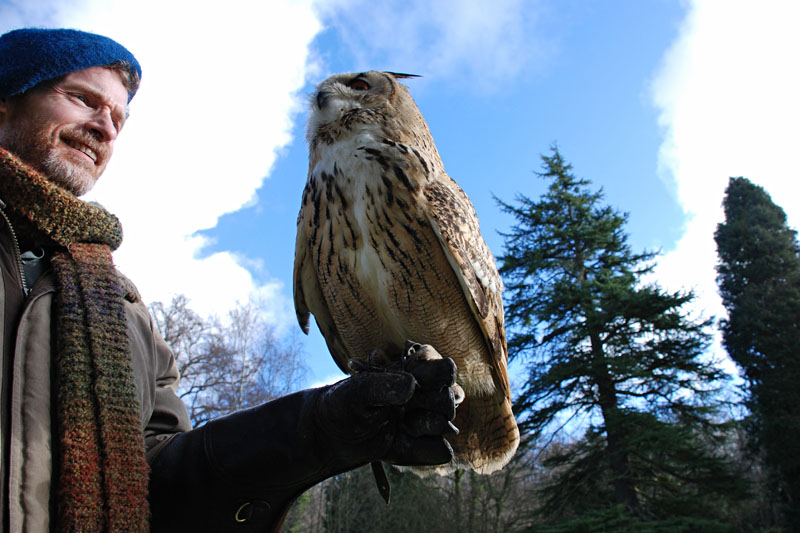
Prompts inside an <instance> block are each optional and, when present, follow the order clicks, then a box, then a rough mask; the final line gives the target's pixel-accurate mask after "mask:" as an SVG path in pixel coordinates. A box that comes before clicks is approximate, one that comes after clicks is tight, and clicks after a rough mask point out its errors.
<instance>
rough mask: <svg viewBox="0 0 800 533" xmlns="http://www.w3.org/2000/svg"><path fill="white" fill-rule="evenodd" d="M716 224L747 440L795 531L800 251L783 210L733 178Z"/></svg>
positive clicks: (727, 338) (799, 462) (799, 464)
mask: <svg viewBox="0 0 800 533" xmlns="http://www.w3.org/2000/svg"><path fill="white" fill-rule="evenodd" d="M723 207H724V209H725V222H724V223H721V224H719V225H718V226H717V231H716V233H715V234H714V238H715V240H716V242H717V252H718V254H719V264H718V265H717V273H718V276H717V282H718V284H719V290H720V294H721V296H722V301H723V304H724V305H725V308H726V309H727V311H728V318H727V320H724V321H722V332H723V342H724V344H725V348H726V349H727V351H728V354H729V355H730V356H731V358H732V359H733V360H734V361H735V362H736V363H737V364H738V365H739V367H740V368H741V369H742V371H743V374H744V377H745V379H746V381H747V385H748V388H747V398H748V406H749V407H750V410H751V413H752V416H751V421H752V424H751V426H750V428H751V435H752V437H753V441H754V443H756V444H757V445H758V446H759V447H760V448H761V449H762V450H763V451H764V456H765V460H766V463H767V466H768V467H769V469H770V470H771V472H772V474H773V479H774V491H775V492H774V499H775V500H776V501H779V502H780V503H781V504H782V506H783V508H784V512H785V514H786V516H787V517H788V520H789V523H790V524H791V526H790V527H792V528H793V530H794V531H800V258H798V252H799V251H800V248H799V247H798V243H797V233H796V232H795V231H794V230H792V229H790V228H789V227H788V226H787V225H786V214H785V213H784V211H783V209H781V208H780V207H778V206H777V205H775V204H774V203H773V202H772V199H771V198H770V196H769V194H767V193H766V191H764V189H763V188H761V187H759V186H758V185H754V184H753V183H751V182H750V181H749V180H747V179H746V178H741V177H740V178H731V179H730V181H729V183H728V188H727V190H726V193H725V199H724V202H723Z"/></svg>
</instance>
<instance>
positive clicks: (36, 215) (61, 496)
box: [0, 148, 149, 532]
mask: <svg viewBox="0 0 800 533" xmlns="http://www.w3.org/2000/svg"><path fill="white" fill-rule="evenodd" d="M0 184H1V185H0V198H2V200H3V201H4V202H5V203H6V204H7V211H8V212H9V214H11V215H13V216H14V217H15V218H20V219H23V220H27V221H29V222H30V223H31V224H32V225H33V226H34V227H35V228H36V229H38V231H40V232H41V233H42V234H44V235H46V236H47V237H49V238H50V239H51V240H52V241H54V242H55V243H56V244H57V245H59V248H58V250H57V251H56V252H55V253H54V254H53V257H52V266H53V269H54V270H55V273H56V277H57V279H58V292H57V295H56V299H55V303H54V308H53V319H54V324H55V331H56V334H55V335H54V337H55V341H54V342H55V345H54V351H53V366H54V369H55V373H54V375H55V379H54V387H53V395H54V405H55V427H56V432H57V435H55V436H54V440H53V444H54V448H55V450H56V451H55V452H54V454H55V456H54V473H55V480H54V484H55V490H56V492H55V494H56V499H57V503H56V505H57V516H56V517H51V518H53V519H54V521H55V523H56V528H57V530H58V531H92V532H95V531H97V532H100V531H145V530H147V528H148V521H149V510H148V503H147V483H148V467H147V463H146V462H145V459H144V442H143V438H142V430H141V420H140V411H139V404H138V400H137V397H136V388H135V387H136V385H135V381H134V377H133V368H132V363H131V357H130V353H129V348H128V346H129V345H128V336H127V325H126V320H125V310H124V307H123V298H124V297H125V294H126V293H125V290H124V288H123V285H122V283H121V281H120V278H119V277H118V275H117V273H116V270H115V268H114V265H113V263H112V261H111V250H114V249H116V248H117V247H118V246H119V244H120V242H121V241H122V227H121V226H120V223H119V220H117V218H116V217H115V216H114V215H112V214H110V213H108V212H107V211H105V210H104V209H102V208H101V207H99V206H96V205H92V204H87V203H85V202H83V201H81V200H79V199H77V198H76V197H75V196H73V195H71V194H69V193H67V192H66V191H64V190H63V189H61V188H59V187H57V186H55V185H53V184H51V183H50V182H49V181H47V180H46V179H45V178H44V177H43V176H42V175H41V174H39V173H38V172H36V171H34V170H33V169H31V168H30V167H29V166H27V165H26V164H24V163H22V162H21V161H20V160H19V159H18V158H16V157H15V156H13V155H11V154H10V153H9V152H7V151H6V150H3V149H2V148H0Z"/></svg>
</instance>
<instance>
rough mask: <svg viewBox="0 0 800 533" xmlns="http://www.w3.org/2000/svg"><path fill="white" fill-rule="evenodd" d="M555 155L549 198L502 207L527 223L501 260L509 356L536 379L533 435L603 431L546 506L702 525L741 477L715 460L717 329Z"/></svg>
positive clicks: (566, 468) (574, 452)
mask: <svg viewBox="0 0 800 533" xmlns="http://www.w3.org/2000/svg"><path fill="white" fill-rule="evenodd" d="M542 160H543V163H544V164H543V172H541V173H539V176H540V177H541V178H544V179H545V180H548V181H549V188H548V190H547V192H546V193H544V194H543V195H542V197H541V198H540V199H539V200H538V201H533V200H531V199H529V198H527V197H525V196H523V195H518V196H517V198H516V200H517V202H516V205H511V204H507V203H504V202H500V204H501V206H502V209H503V210H504V211H506V212H508V213H510V214H512V215H513V216H514V218H515V220H516V224H515V225H514V226H513V227H512V229H511V231H510V232H509V233H507V234H504V237H505V250H504V255H503V256H502V257H501V258H500V260H501V264H502V266H501V268H500V272H501V274H502V275H503V279H504V283H505V285H506V298H507V299H506V319H507V324H508V328H509V347H510V352H511V354H512V357H514V358H519V359H522V360H523V361H524V364H525V366H526V368H527V370H528V372H529V376H528V380H527V383H526V384H525V385H524V386H523V388H522V392H521V394H520V396H519V397H518V399H517V400H516V410H517V413H518V416H519V420H520V428H521V429H522V431H523V432H524V433H526V434H528V435H530V436H532V437H541V436H544V435H553V434H554V433H557V432H558V430H559V429H561V428H563V427H565V426H567V427H574V425H575V424H576V423H578V421H580V420H582V421H584V422H586V423H587V424H588V426H589V429H588V431H587V433H586V437H585V438H584V439H583V440H582V441H581V442H580V443H577V444H575V445H574V446H570V447H568V448H567V453H563V454H559V455H557V456H555V457H551V459H550V463H551V464H553V466H556V467H557V468H556V469H555V470H554V472H556V481H555V483H554V484H553V486H552V487H551V488H550V490H549V491H548V493H547V495H546V499H545V501H546V505H545V507H546V511H547V512H549V513H550V514H551V515H553V516H555V515H556V514H558V511H559V509H561V510H562V511H564V510H565V509H572V510H573V511H575V510H577V511H582V510H583V511H585V510H587V509H591V508H595V509H597V508H603V507H605V508H606V509H614V508H615V506H617V507H616V508H622V509H623V510H624V512H625V513H627V514H628V515H629V516H633V517H636V518H639V519H642V520H656V519H659V517H661V518H665V519H666V518H667V517H670V516H673V517H674V516H681V515H694V516H702V515H704V514H706V511H707V509H708V507H709V505H707V504H711V505H713V504H712V503H711V502H713V501H716V500H715V498H714V494H720V493H722V492H725V491H726V490H727V488H726V486H727V485H728V484H729V483H731V481H732V478H731V476H729V475H728V474H727V472H726V469H725V466H724V464H723V463H722V462H721V461H719V460H718V459H717V458H716V457H715V455H714V453H713V452H712V447H713V446H712V444H713V442H712V441H713V439H714V438H715V437H714V432H713V431H711V429H712V428H713V424H711V422H710V421H709V414H710V412H711V411H713V408H714V402H713V399H712V397H713V395H714V392H715V390H716V388H717V387H718V386H719V384H720V381H721V380H722V379H724V374H723V372H722V371H721V370H720V369H719V368H717V367H716V366H715V365H714V364H712V363H711V362H710V361H709V359H708V357H706V356H704V351H705V349H706V347H707V345H708V341H709V334H708V331H707V330H708V327H709V325H710V322H709V321H707V320H693V319H690V318H688V317H687V313H686V310H685V306H686V304H688V303H689V302H690V301H691V300H692V298H693V296H692V294H691V293H684V292H674V293H672V292H667V291H665V290H663V289H661V288H659V287H658V286H657V285H656V284H653V283H647V282H646V281H645V276H646V275H647V274H649V273H651V271H652V269H653V259H654V257H655V254H653V253H650V252H642V253H635V252H633V251H631V248H630V246H629V245H628V242H627V235H626V233H625V232H624V229H623V226H624V225H625V223H626V221H627V217H626V215H624V214H621V213H620V212H618V211H617V210H615V209H614V208H612V207H610V206H607V205H604V204H603V194H602V191H597V192H593V191H591V190H590V189H589V185H590V182H589V181H587V180H584V179H578V178H576V177H575V176H573V174H572V173H571V166H570V165H569V164H568V163H566V162H565V161H564V159H563V158H562V157H561V154H560V153H559V152H558V150H557V149H555V148H554V149H553V151H552V154H551V155H550V156H543V157H542ZM565 514H566V515H568V514H569V513H565Z"/></svg>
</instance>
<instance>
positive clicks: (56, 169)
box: [4, 128, 108, 196]
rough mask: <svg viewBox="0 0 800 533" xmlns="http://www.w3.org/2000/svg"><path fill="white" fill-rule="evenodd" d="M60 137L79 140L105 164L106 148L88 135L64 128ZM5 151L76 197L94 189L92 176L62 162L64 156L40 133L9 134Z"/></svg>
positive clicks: (85, 170)
mask: <svg viewBox="0 0 800 533" xmlns="http://www.w3.org/2000/svg"><path fill="white" fill-rule="evenodd" d="M62 134H67V138H69V139H72V140H79V141H80V142H81V143H82V144H85V145H87V146H89V147H91V148H92V150H94V152H95V153H96V154H97V157H98V158H100V157H102V158H103V159H102V160H104V161H107V160H108V159H107V157H106V155H105V154H106V153H107V148H106V147H104V146H100V143H98V142H97V140H96V139H94V137H92V136H91V134H90V133H88V132H86V131H84V130H81V129H78V128H67V129H65V130H63V131H62ZM60 142H63V140H61V141H60ZM4 148H6V149H7V150H9V151H10V152H12V153H14V154H15V155H16V156H17V157H19V158H20V159H22V160H23V161H25V162H26V163H28V164H29V165H31V166H32V167H33V168H34V169H36V170H38V171H39V172H41V173H42V174H44V176H45V177H46V178H47V179H48V180H49V181H51V182H52V183H55V184H56V185H58V186H60V187H63V188H64V189H66V190H67V191H69V192H71V193H72V194H74V195H75V196H82V195H84V194H86V193H87V192H89V190H91V188H92V187H94V184H95V181H96V179H95V177H94V175H93V174H92V173H91V172H90V171H89V170H88V169H87V168H86V167H84V166H83V165H80V164H77V163H72V162H70V161H68V160H65V159H64V158H63V154H61V156H60V155H59V149H57V148H56V146H54V141H53V140H52V139H50V138H49V137H48V136H47V134H46V133H44V132H42V131H41V130H37V131H30V129H26V130H25V131H17V132H13V130H12V133H11V134H10V135H7V136H6V138H5V142H4ZM62 150H63V148H62Z"/></svg>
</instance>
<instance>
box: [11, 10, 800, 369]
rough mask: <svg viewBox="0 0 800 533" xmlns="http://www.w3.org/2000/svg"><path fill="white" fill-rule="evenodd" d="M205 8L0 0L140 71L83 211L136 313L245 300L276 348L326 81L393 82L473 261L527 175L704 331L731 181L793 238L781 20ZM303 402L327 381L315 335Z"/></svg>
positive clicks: (791, 102)
mask: <svg viewBox="0 0 800 533" xmlns="http://www.w3.org/2000/svg"><path fill="white" fill-rule="evenodd" d="M257 4H261V3H260V2H237V1H231V2H226V3H225V10H224V11H223V10H221V9H219V7H218V6H219V3H211V2H170V3H164V2H160V3H155V2H151V1H149V0H144V1H139V2H129V1H123V0H119V1H116V2H100V1H99V0H98V1H83V2H81V1H76V2H69V3H67V2H58V1H51V0H40V1H39V2H37V1H35V0H34V1H30V0H28V1H25V2H23V1H18V0H14V1H10V2H9V1H8V0H0V31H6V30H8V29H12V28H14V27H19V26H22V25H43V26H67V27H78V28H81V29H85V30H89V31H95V32H98V33H104V34H106V35H109V36H111V37H114V38H116V39H117V40H119V41H120V42H122V43H123V44H125V45H126V46H127V47H128V48H130V49H131V51H133V53H134V54H135V55H137V57H138V58H139V60H140V61H141V63H142V66H143V70H144V76H143V84H142V88H141V90H140V93H139V94H138V95H137V97H136V99H134V101H133V103H132V117H131V120H130V121H129V122H128V125H127V126H126V131H125V132H124V133H123V134H122V136H121V137H120V140H119V141H118V146H117V153H116V155H115V160H114V161H112V163H111V166H110V167H109V170H108V172H107V174H106V176H104V178H103V180H101V183H100V185H98V187H97V189H96V190H95V191H93V192H92V193H91V197H92V199H96V200H98V201H100V202H102V203H104V204H105V205H107V206H108V207H109V208H111V209H112V210H113V211H115V212H117V213H118V214H119V215H120V217H121V218H122V220H123V223H124V224H125V228H126V240H125V243H124V244H123V247H122V248H121V249H120V251H119V252H118V254H117V256H116V261H117V264H118V265H119V266H120V268H121V269H122V270H123V271H125V272H126V273H127V274H128V275H129V276H130V277H131V278H132V279H134V281H135V282H136V283H137V284H138V285H139V287H140V289H141V291H142V293H143V294H144V296H145V298H147V299H149V300H164V301H167V300H169V298H170V297H171V295H172V294H174V293H177V292H182V293H185V294H186V295H187V296H189V298H190V299H191V300H192V302H193V303H194V304H195V307H196V308H197V310H198V311H200V312H201V313H203V314H208V313H212V312H215V313H218V314H224V313H225V311H226V310H227V309H228V308H230V306H231V305H232V304H233V302H234V301H236V300H244V299H247V298H248V297H250V296H251V295H254V296H255V297H259V298H261V299H262V300H263V301H264V302H266V306H267V309H268V313H269V316H270V319H271V320H272V321H273V322H274V323H275V324H276V325H277V326H278V327H279V330H280V331H281V332H283V333H285V334H290V333H291V332H292V331H294V332H296V331H298V328H297V326H296V323H295V322H294V313H293V308H292V302H291V284H292V279H291V278H292V265H293V256H294V233H295V219H296V215H297V210H298V207H299V201H300V194H301V191H302V189H303V186H304V184H305V178H306V172H307V149H306V144H305V141H304V135H305V119H306V112H305V106H306V100H307V98H308V96H309V95H310V94H311V92H312V91H313V87H314V85H315V84H316V83H318V82H319V81H321V80H322V79H324V78H325V77H327V76H328V75H329V74H332V73H335V72H348V71H361V70H368V69H385V70H392V71H399V72H411V73H415V74H420V75H422V76H423V77H422V78H417V79H413V80H408V81H407V85H408V86H409V87H410V89H411V93H412V95H413V96H414V98H415V100H416V102H417V104H418V106H419V107H420V109H421V111H422V113H423V114H424V115H425V117H426V119H427V121H428V124H429V126H430V129H431V131H432V133H433V136H434V139H435V140H436V143H437V146H438V149H439V151H440V153H441V155H442V159H443V161H444V164H445V168H446V169H447V171H448V173H449V174H450V175H451V176H452V177H453V178H454V179H455V180H456V181H457V182H458V183H459V184H460V185H461V186H462V188H463V189H464V190H465V191H466V192H467V194H468V195H469V196H470V198H471V199H472V201H473V203H474V205H475V208H476V210H477V212H478V215H479V218H480V220H481V227H482V231H483V234H484V237H485V238H486V241H487V242H488V244H489V246H490V248H492V250H493V251H494V252H495V254H498V255H499V254H500V253H502V247H503V241H502V237H501V236H500V235H498V232H499V231H504V230H507V229H508V227H509V224H510V223H511V220H510V219H509V218H508V217H507V216H506V215H504V214H502V213H500V211H499V209H498V208H497V205H496V203H495V201H494V199H493V195H495V196H497V197H499V198H501V199H503V200H505V201H511V200H513V198H514V195H515V194H517V193H522V194H525V195H527V196H530V197H537V196H538V195H539V194H540V193H541V192H542V191H543V190H544V187H545V183H544V182H542V181H541V180H539V179H537V178H536V177H535V176H534V171H536V170H539V169H540V158H539V156H540V154H542V153H547V152H548V151H549V149H550V146H551V145H552V144H553V143H557V144H558V146H559V149H560V150H561V153H562V155H564V156H565V157H566V158H567V159H568V160H569V161H570V162H571V163H572V164H573V167H574V172H575V173H576V174H577V175H578V176H581V177H585V178H588V179H590V180H592V182H593V183H594V184H595V186H597V187H603V189H604V191H605V194H606V200H607V201H608V202H609V203H611V204H613V205H614V206H616V207H618V208H619V209H620V210H622V211H625V212H627V213H629V215H630V220H629V224H628V227H627V230H628V233H629V234H630V239H631V244H632V245H633V246H634V248H636V249H641V248H649V249H658V250H662V251H663V252H664V254H665V255H664V257H663V258H662V260H661V263H660V264H661V266H660V268H659V270H658V272H657V276H658V279H659V280H660V281H661V282H662V283H663V284H665V285H666V286H668V287H669V288H672V289H678V288H693V289H695V290H697V292H698V294H700V296H701V297H700V299H699V301H698V305H697V312H698V313H703V314H706V315H719V314H720V313H721V308H720V306H719V301H718V297H716V294H715V288H714V286H713V279H714V272H713V266H714V261H715V256H714V248H713V240H712V234H713V229H714V225H715V224H716V223H717V222H718V221H719V220H720V219H721V211H720V209H719V206H720V202H721V201H722V191H723V190H724V186H725V184H726V182H727V178H728V177H729V176H733V175H735V176H738V175H745V176H747V177H749V178H750V179H752V180H753V181H755V182H757V183H761V184H762V185H764V186H765V187H766V188H767V190H768V191H769V192H771V193H772V194H773V196H774V199H775V200H776V202H777V203H779V204H780V205H782V206H783V207H784V208H785V209H786V210H787V212H788V213H789V216H790V223H792V224H793V225H795V224H796V222H797V216H796V215H795V214H794V213H795V212H796V211H797V208H796V207H795V205H794V204H796V201H795V198H797V195H796V194H795V193H796V189H797V185H796V183H797V182H798V178H800V176H798V166H797V161H796V156H795V154H796V153H797V147H798V145H799V144H800V143H799V142H798V141H800V134H798V130H797V128H796V126H795V125H796V124H797V123H798V122H799V121H800V110H799V108H798V103H797V98H798V97H797V95H798V94H800V90H799V89H800V83H799V82H798V79H797V77H798V67H797V66H796V65H797V61H796V57H795V56H796V51H797V50H798V49H800V42H799V41H798V38H797V37H796V36H795V35H794V33H795V31H794V27H795V26H796V23H797V22H798V20H800V16H799V15H798V9H797V7H796V6H795V4H794V3H793V2H788V1H787V2H778V1H774V2H769V1H765V2H760V3H758V9H757V10H756V9H755V5H756V4H755V3H751V2H736V1H728V2H722V1H716V2H715V1H695V2H691V1H674V0H629V1H621V0H619V1H600V0H596V1H591V0H572V1H557V0H539V1H527V2H524V1H511V0H496V1H493V2H491V3H489V2H467V1H460V2H459V1H441V2H435V3H433V2H431V3H427V2H418V1H416V2H415V1H408V2H382V3H377V2H368V1H361V0H358V1H345V0H330V1H327V2H299V1H293V2H283V1H275V2H271V3H269V5H268V6H260V5H257ZM304 342H305V350H306V352H307V353H308V355H309V364H310V366H311V368H312V374H311V375H310V376H309V383H310V384H311V383H317V382H320V381H326V380H330V379H331V378H332V377H333V376H337V375H339V376H340V374H338V370H337V369H336V367H335V365H334V364H333V362H332V361H331V360H330V357H329V356H328V355H327V352H326V349H325V346H324V342H323V341H322V339H321V337H320V336H319V334H318V333H317V332H316V331H314V332H313V333H312V335H311V336H310V337H309V338H308V339H306V340H305V341H304Z"/></svg>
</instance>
